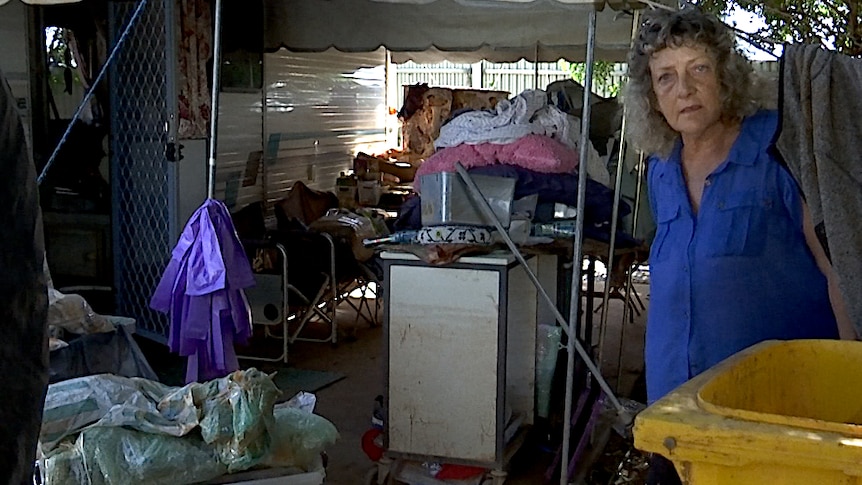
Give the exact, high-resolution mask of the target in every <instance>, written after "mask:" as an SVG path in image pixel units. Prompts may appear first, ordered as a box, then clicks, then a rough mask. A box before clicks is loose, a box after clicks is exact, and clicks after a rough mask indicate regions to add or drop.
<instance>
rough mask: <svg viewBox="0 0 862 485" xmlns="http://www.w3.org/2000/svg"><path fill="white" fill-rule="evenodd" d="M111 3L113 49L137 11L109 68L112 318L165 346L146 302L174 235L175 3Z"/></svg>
mask: <svg viewBox="0 0 862 485" xmlns="http://www.w3.org/2000/svg"><path fill="white" fill-rule="evenodd" d="M142 1H143V2H144V3H143V4H139V3H134V2H109V3H108V6H109V19H110V34H111V39H112V43H116V42H117V40H118V39H119V38H120V35H121V33H122V32H123V29H124V28H125V26H126V25H127V24H128V23H129V19H130V18H131V17H132V14H133V12H134V11H136V9H137V8H139V6H140V8H143V10H142V11H141V13H140V16H139V17H138V21H137V22H135V24H134V25H132V27H131V30H130V31H129V34H128V36H127V37H126V39H125V42H124V43H123V45H122V46H121V49H120V50H119V53H118V56H117V58H116V59H115V61H114V63H113V64H112V66H111V72H110V74H111V75H110V83H111V86H110V88H111V89H110V91H111V133H112V134H113V136H112V138H111V181H112V184H111V185H112V189H113V208H112V217H111V224H112V231H113V240H114V289H115V292H116V303H117V308H116V310H117V312H118V314H119V315H126V316H130V317H133V318H135V319H136V320H137V329H138V331H139V332H140V333H141V334H142V335H144V336H147V337H149V338H153V339H155V340H159V341H164V340H165V339H166V337H167V334H168V331H167V329H168V322H167V318H166V316H165V315H163V314H161V313H158V312H155V311H153V310H151V309H150V308H149V299H150V297H151V295H152V293H153V290H154V289H155V287H156V284H157V283H158V281H159V279H160V278H161V274H162V271H163V270H164V268H165V264H166V263H167V261H168V260H169V259H170V253H171V248H172V245H173V242H174V241H173V238H174V235H175V234H176V227H175V222H174V221H175V220H176V217H175V213H176V207H175V204H176V197H175V196H173V195H172V194H175V193H176V191H175V187H174V185H175V183H176V166H175V165H174V164H172V163H169V162H168V161H167V160H166V159H165V146H166V143H167V141H168V138H167V137H168V120H170V119H175V116H174V115H175V109H176V102H172V103H169V102H168V101H167V100H176V94H175V93H174V89H175V87H174V80H173V77H174V76H173V75H172V74H170V73H172V72H173V69H174V68H173V66H174V65H175V61H174V59H173V55H174V54H173V48H168V46H173V45H174V42H173V38H172V36H173V25H174V22H173V20H172V19H173V18H174V14H173V9H174V1H173V0H142Z"/></svg>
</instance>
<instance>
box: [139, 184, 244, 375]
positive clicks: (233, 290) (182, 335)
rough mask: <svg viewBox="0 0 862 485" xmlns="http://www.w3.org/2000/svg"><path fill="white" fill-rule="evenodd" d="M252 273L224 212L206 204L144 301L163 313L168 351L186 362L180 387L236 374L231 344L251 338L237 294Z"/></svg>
mask: <svg viewBox="0 0 862 485" xmlns="http://www.w3.org/2000/svg"><path fill="white" fill-rule="evenodd" d="M250 286H254V274H253V273H252V270H251V265H250V264H249V262H248V258H247V257H246V255H245V251H244V249H243V247H242V244H241V243H240V242H239V238H238V237H237V235H236V231H235V230H234V227H233V222H232V221H231V218H230V213H229V212H228V210H227V208H226V207H225V206H224V204H223V203H222V202H220V201H218V200H214V199H207V200H206V201H205V202H204V203H203V205H202V206H201V207H200V208H199V209H198V210H197V211H195V213H194V214H192V216H191V218H189V221H188V222H187V223H186V227H185V229H183V233H182V234H181V235H180V239H179V241H178V242H177V245H176V246H175V247H174V250H173V251H172V253H171V261H170V263H168V266H167V268H166V269H165V272H164V274H163V275H162V279H161V281H160V282H159V285H158V286H157V287H156V291H155V293H154V294H153V297H152V299H151V300H150V307H152V308H153V309H154V310H157V311H160V312H164V313H168V315H169V316H170V333H169V335H168V347H169V348H170V349H171V351H172V352H177V353H179V354H180V355H182V356H187V357H189V359H188V368H187V371H186V382H196V381H205V380H210V379H216V378H219V377H223V376H225V375H227V374H229V373H230V372H233V371H235V370H237V369H239V363H238V362H237V357H236V353H235V352H234V349H233V343H234V341H237V342H240V343H245V342H246V341H247V340H248V338H249V337H250V336H251V309H250V307H249V305H248V301H247V300H246V298H245V294H244V293H243V289H244V288H248V287H250Z"/></svg>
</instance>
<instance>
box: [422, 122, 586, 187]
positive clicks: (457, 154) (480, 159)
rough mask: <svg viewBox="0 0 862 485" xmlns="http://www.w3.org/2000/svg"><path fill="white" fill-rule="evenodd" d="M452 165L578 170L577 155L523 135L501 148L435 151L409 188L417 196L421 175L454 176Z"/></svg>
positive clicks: (540, 138)
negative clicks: (411, 187)
mask: <svg viewBox="0 0 862 485" xmlns="http://www.w3.org/2000/svg"><path fill="white" fill-rule="evenodd" d="M456 162H461V165H463V166H464V168H468V169H469V168H473V167H484V166H487V165H494V164H497V163H500V164H504V165H517V166H519V167H523V168H527V169H530V170H534V171H536V172H543V173H572V172H574V171H575V169H576V168H577V167H578V154H577V153H576V152H575V151H574V150H572V149H570V148H569V147H567V146H566V145H563V144H562V143H560V142H558V141H557V140H554V139H553V138H550V137H547V136H544V135H527V136H525V137H523V138H521V139H519V140H518V141H515V142H513V143H508V144H505V145H498V144H494V143H480V144H478V145H467V144H461V145H457V146H454V147H449V148H443V149H442V150H438V151H437V152H436V153H434V154H433V155H431V156H430V157H428V158H427V159H425V161H424V162H422V165H420V166H419V169H418V170H417V171H416V178H415V179H414V181H413V188H414V189H415V190H416V192H419V190H420V187H419V178H420V177H421V176H422V175H425V174H429V173H439V172H454V171H455V163H456Z"/></svg>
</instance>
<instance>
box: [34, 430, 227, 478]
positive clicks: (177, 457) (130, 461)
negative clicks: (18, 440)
mask: <svg viewBox="0 0 862 485" xmlns="http://www.w3.org/2000/svg"><path fill="white" fill-rule="evenodd" d="M45 470H46V472H47V481H46V485H55V484H56V485H67V484H70V483H82V484H83V483H86V484H91V485H129V484H135V483H141V484H143V483H146V484H148V485H149V484H154V485H158V484H165V485H184V484H187V483H196V482H201V481H207V480H211V479H213V478H216V477H219V476H221V475H224V474H225V473H226V472H227V468H226V467H225V466H224V465H222V464H221V463H220V462H219V460H218V457H216V455H215V453H214V452H213V450H212V449H210V448H208V447H207V446H206V445H205V444H204V443H203V441H202V440H201V439H200V437H199V436H195V435H194V434H192V435H189V436H185V437H182V438H178V437H175V436H167V435H157V434H151V433H144V432H141V431H135V430H131V429H126V428H113V427H111V428H90V429H87V430H84V431H83V432H81V434H80V435H78V439H77V441H76V442H75V446H74V447H73V448H71V449H68V450H64V451H61V452H59V453H57V454H55V455H52V456H50V457H49V458H48V459H47V460H46V462H45Z"/></svg>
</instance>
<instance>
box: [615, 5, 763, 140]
mask: <svg viewBox="0 0 862 485" xmlns="http://www.w3.org/2000/svg"><path fill="white" fill-rule="evenodd" d="M681 46H702V47H705V48H706V50H707V52H709V54H710V55H712V56H713V59H715V61H716V66H717V74H718V81H719V85H720V86H721V93H720V95H719V96H720V99H721V106H722V119H723V120H733V119H742V118H744V117H746V116H749V115H752V114H754V113H755V112H756V111H757V110H758V109H759V108H761V107H762V105H763V103H762V101H761V100H762V99H763V97H762V96H761V95H760V91H761V89H762V83H761V82H760V79H759V78H758V77H757V76H756V75H755V73H754V71H753V69H752V67H751V64H750V63H749V62H748V60H747V59H745V58H744V57H743V56H742V55H741V54H740V53H739V52H737V50H736V48H735V39H734V35H733V32H732V31H731V30H730V29H729V28H728V27H727V26H726V25H724V24H723V23H722V22H721V21H720V20H719V19H717V18H716V17H715V16H713V15H711V14H708V13H704V12H702V11H701V10H700V9H698V8H696V7H686V8H684V9H682V10H679V11H668V10H653V11H649V12H645V13H644V14H643V17H642V22H641V25H640V27H639V29H638V32H637V36H636V37H635V41H634V45H633V46H632V49H631V51H630V52H629V58H628V63H629V65H628V71H629V72H628V75H629V79H628V82H627V83H626V86H625V91H624V95H623V102H624V103H625V108H626V116H627V120H626V125H627V126H628V129H627V130H626V131H627V136H628V137H629V142H630V143H631V144H632V145H633V146H634V147H635V148H637V149H638V150H641V151H643V152H646V153H647V154H657V155H661V156H665V157H666V156H667V155H669V154H670V152H671V150H673V146H674V143H675V142H676V140H677V138H678V137H679V133H677V132H676V131H675V130H674V129H673V128H671V127H670V125H668V123H667V121H666V120H665V118H664V116H663V115H662V114H661V112H659V110H658V100H657V98H656V95H655V92H654V91H653V87H652V78H651V76H650V69H649V61H650V57H651V56H652V55H653V54H655V53H656V52H658V51H660V50H662V49H666V48H668V47H671V48H674V47H681Z"/></svg>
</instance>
